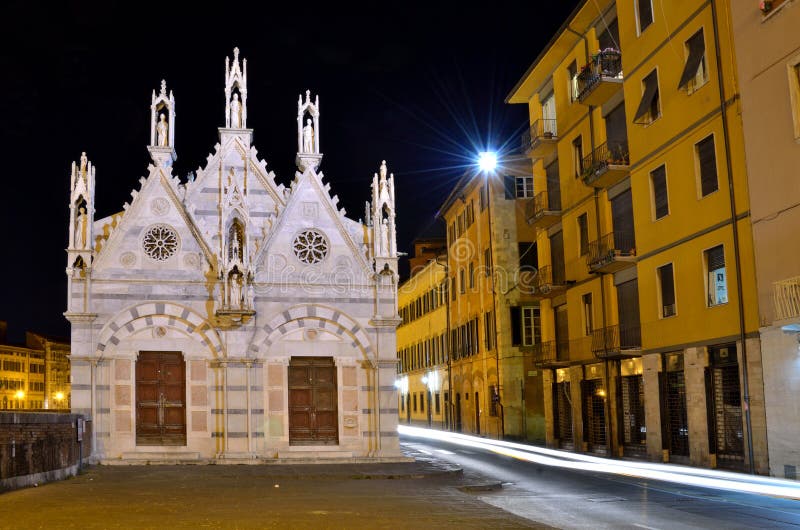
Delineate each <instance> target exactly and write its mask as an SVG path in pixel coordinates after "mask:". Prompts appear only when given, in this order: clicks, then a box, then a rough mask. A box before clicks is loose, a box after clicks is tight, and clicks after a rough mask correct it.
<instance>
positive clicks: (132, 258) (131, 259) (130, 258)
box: [119, 252, 136, 269]
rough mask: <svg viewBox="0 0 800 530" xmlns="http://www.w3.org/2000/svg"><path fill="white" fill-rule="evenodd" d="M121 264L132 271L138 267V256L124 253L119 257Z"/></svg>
mask: <svg viewBox="0 0 800 530" xmlns="http://www.w3.org/2000/svg"><path fill="white" fill-rule="evenodd" d="M119 263H120V265H122V266H123V267H125V268H126V269H130V268H131V267H133V266H134V265H136V254H134V253H133V252H123V253H122V254H120V256H119Z"/></svg>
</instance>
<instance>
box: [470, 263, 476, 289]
mask: <svg viewBox="0 0 800 530" xmlns="http://www.w3.org/2000/svg"><path fill="white" fill-rule="evenodd" d="M469 289H470V291H471V290H473V289H475V263H474V262H472V261H470V262H469Z"/></svg>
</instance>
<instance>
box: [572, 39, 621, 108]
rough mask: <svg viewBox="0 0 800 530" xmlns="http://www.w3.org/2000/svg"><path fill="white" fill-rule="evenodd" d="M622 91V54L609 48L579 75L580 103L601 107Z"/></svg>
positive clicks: (596, 56)
mask: <svg viewBox="0 0 800 530" xmlns="http://www.w3.org/2000/svg"><path fill="white" fill-rule="evenodd" d="M620 90H622V54H621V53H620V52H619V50H615V49H613V48H607V49H605V50H603V51H602V52H600V53H598V54H597V55H595V56H594V57H592V62H590V63H589V64H587V65H586V66H584V67H583V68H582V69H581V71H580V73H579V74H578V101H580V102H581V103H583V104H584V105H591V106H593V107H599V106H600V105H603V104H604V103H605V102H606V101H608V100H609V99H611V98H612V97H613V96H614V95H615V94H616V93H617V92H619V91H620Z"/></svg>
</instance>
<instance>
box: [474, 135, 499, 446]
mask: <svg viewBox="0 0 800 530" xmlns="http://www.w3.org/2000/svg"><path fill="white" fill-rule="evenodd" d="M478 167H479V168H480V170H481V171H482V172H483V173H484V174H485V182H486V203H487V208H488V224H489V256H490V258H489V259H490V260H491V264H492V269H493V268H494V262H495V260H494V238H493V236H492V186H491V183H490V182H489V177H490V176H491V175H493V174H495V172H496V170H497V153H496V152H494V151H482V152H480V153H478ZM487 265H488V264H487ZM489 274H490V278H491V282H492V321H493V322H492V324H493V327H494V329H493V330H492V331H493V333H494V362H495V371H496V372H497V404H496V405H497V406H498V407H499V408H500V428H499V429H498V433H497V438H498V439H500V440H502V439H503V437H504V436H505V417H504V411H503V403H502V400H501V399H500V344H499V342H498V340H497V300H496V291H497V290H496V288H495V277H494V271H493V270H490V271H489ZM487 390H488V389H487ZM487 393H488V394H490V397H489V399H494V393H491V392H487ZM475 406H478V404H477V403H476V404H475Z"/></svg>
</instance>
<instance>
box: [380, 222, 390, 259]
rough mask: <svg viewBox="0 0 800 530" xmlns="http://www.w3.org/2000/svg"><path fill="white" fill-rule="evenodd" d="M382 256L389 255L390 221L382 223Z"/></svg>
mask: <svg viewBox="0 0 800 530" xmlns="http://www.w3.org/2000/svg"><path fill="white" fill-rule="evenodd" d="M381 255H382V256H388V255H389V220H388V219H384V220H383V221H382V222H381Z"/></svg>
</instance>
